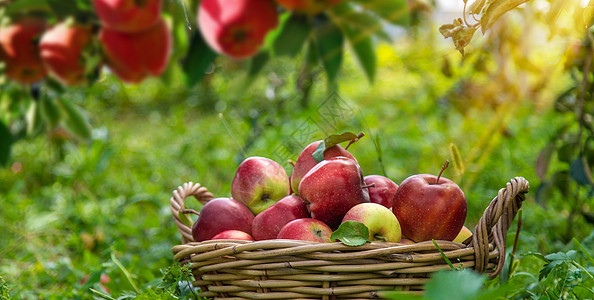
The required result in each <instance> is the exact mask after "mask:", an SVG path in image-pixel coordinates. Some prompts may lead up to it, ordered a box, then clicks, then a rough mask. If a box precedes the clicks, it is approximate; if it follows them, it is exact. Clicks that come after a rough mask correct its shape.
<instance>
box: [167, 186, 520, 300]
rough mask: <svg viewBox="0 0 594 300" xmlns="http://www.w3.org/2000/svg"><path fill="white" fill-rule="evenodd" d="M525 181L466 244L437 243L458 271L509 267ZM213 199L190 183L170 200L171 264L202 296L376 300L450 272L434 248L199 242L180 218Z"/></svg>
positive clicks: (501, 196) (502, 198) (488, 213)
mask: <svg viewBox="0 0 594 300" xmlns="http://www.w3.org/2000/svg"><path fill="white" fill-rule="evenodd" d="M528 188H529V184H528V181H527V180H525V179H524V178H522V177H516V178H514V179H512V180H510V182H508V183H507V185H506V187H505V188H502V189H500V190H499V193H498V194H497V196H496V197H495V198H493V200H492V201H491V203H490V204H489V206H488V207H487V208H486V209H485V212H484V213H483V216H482V217H481V219H480V220H479V223H478V224H477V226H476V227H475V229H474V231H473V232H474V235H473V236H472V237H471V238H469V239H467V240H466V241H465V242H464V243H462V244H460V243H454V242H450V241H437V244H438V245H439V247H440V248H441V250H442V251H443V252H444V254H445V256H447V257H448V258H449V259H450V260H451V261H452V263H453V264H454V266H456V267H458V266H460V267H462V268H472V269H474V270H476V271H478V272H481V273H487V274H488V275H490V276H492V277H494V276H496V275H497V274H498V273H499V272H500V270H501V268H502V266H503V263H504V259H505V242H506V237H507V230H508V229H509V227H510V226H511V224H512V221H513V219H514V217H515V216H516V214H517V212H518V210H519V209H520V207H521V205H522V201H523V200H524V199H525V193H526V192H528ZM190 196H194V197H195V198H196V199H198V201H200V202H203V203H205V202H207V201H209V200H210V199H212V198H213V196H212V194H211V193H209V192H208V190H207V189H206V188H204V187H202V186H201V185H200V184H193V183H191V182H190V183H186V184H183V185H182V186H181V187H179V188H178V189H177V190H176V191H174V192H173V197H172V198H171V210H172V214H173V218H174V221H175V223H176V225H177V227H178V230H179V232H180V233H181V235H182V243H183V244H182V245H177V246H174V247H173V248H172V252H173V253H174V259H175V260H176V261H179V262H185V263H189V266H190V269H191V270H192V273H193V275H194V277H195V279H196V281H195V282H194V285H195V286H199V287H200V288H201V291H202V292H201V294H200V295H201V296H204V297H210V298H215V299H219V298H224V299H374V298H381V297H382V295H383V293H385V291H392V290H401V291H406V292H408V293H422V290H423V285H424V283H425V282H427V280H428V278H429V277H430V275H431V274H432V273H434V272H437V271H439V270H447V269H449V266H448V265H447V264H446V262H445V260H444V259H443V257H442V255H441V253H439V251H438V249H437V248H436V247H435V245H434V244H433V242H431V241H428V242H422V243H416V244H412V245H404V244H399V243H379V242H373V243H367V244H365V245H362V246H358V247H350V246H346V245H343V244H342V243H339V242H335V243H315V242H306V241H295V240H267V241H256V242H247V241H239V240H211V241H204V242H199V243H197V242H194V241H193V239H192V230H191V228H190V227H189V226H187V225H185V224H184V223H183V222H182V221H181V219H180V215H183V213H184V201H185V199H186V198H187V197H190Z"/></svg>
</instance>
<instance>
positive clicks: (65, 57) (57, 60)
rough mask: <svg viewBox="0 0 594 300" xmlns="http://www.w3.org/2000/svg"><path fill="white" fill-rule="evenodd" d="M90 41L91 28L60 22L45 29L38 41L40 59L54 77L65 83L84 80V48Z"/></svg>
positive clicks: (72, 83)
mask: <svg viewBox="0 0 594 300" xmlns="http://www.w3.org/2000/svg"><path fill="white" fill-rule="evenodd" d="M90 41H91V28H90V27H89V26H83V25H80V24H67V22H61V23H58V24H56V25H55V26H54V27H52V28H50V29H49V30H47V31H46V32H45V33H44V34H43V36H41V40H40V41H39V49H40V50H41V59H42V60H43V63H44V64H45V66H46V68H47V70H48V71H49V72H50V74H52V75H53V76H54V77H55V78H57V79H58V80H60V81H61V82H62V83H64V84H67V85H76V84H81V83H84V82H86V80H85V62H84V61H83V60H82V59H83V57H82V54H83V50H84V48H85V47H86V46H87V45H88V44H89V42H90Z"/></svg>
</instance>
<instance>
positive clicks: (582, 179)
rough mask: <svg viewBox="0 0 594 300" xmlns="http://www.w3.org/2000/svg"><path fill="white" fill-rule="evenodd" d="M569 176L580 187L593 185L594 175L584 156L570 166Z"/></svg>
mask: <svg viewBox="0 0 594 300" xmlns="http://www.w3.org/2000/svg"><path fill="white" fill-rule="evenodd" d="M569 175H571V178H572V179H573V180H575V181H576V182H577V183H578V184H580V185H591V184H592V173H591V172H590V167H589V166H588V162H587V161H586V158H585V157H584V156H580V157H578V158H576V159H575V160H574V161H572V162H571V164H570V165H569Z"/></svg>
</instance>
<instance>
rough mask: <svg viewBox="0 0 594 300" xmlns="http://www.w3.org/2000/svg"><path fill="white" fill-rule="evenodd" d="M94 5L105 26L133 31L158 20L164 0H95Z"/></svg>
mask: <svg viewBox="0 0 594 300" xmlns="http://www.w3.org/2000/svg"><path fill="white" fill-rule="evenodd" d="M93 6H94V8H95V12H96V13H97V16H98V17H99V20H100V21H101V24H102V25H103V27H105V28H109V29H111V30H115V31H119V32H128V33H132V32H140V31H144V30H147V29H149V28H150V27H152V26H154V25H155V24H156V23H157V22H158V20H159V18H160V16H161V9H162V6H163V0H93Z"/></svg>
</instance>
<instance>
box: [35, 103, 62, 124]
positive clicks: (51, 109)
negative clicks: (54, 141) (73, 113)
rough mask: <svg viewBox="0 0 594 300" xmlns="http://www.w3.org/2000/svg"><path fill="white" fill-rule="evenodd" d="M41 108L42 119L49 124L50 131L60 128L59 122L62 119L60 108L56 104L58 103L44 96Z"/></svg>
mask: <svg viewBox="0 0 594 300" xmlns="http://www.w3.org/2000/svg"><path fill="white" fill-rule="evenodd" d="M39 108H40V113H41V117H42V118H43V119H44V120H45V121H46V122H47V124H48V125H49V127H50V129H53V128H55V127H56V126H58V122H60V119H61V117H62V116H61V112H60V107H58V105H57V104H56V101H55V100H53V99H49V97H47V96H42V97H41V99H39Z"/></svg>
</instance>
